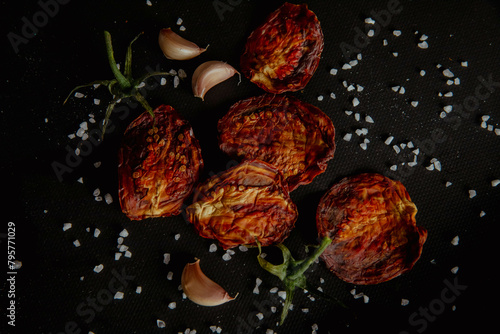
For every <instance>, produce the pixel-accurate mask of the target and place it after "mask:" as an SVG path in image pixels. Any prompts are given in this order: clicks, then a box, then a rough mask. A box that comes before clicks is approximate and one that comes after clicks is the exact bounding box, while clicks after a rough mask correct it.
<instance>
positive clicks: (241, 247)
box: [238, 245, 248, 252]
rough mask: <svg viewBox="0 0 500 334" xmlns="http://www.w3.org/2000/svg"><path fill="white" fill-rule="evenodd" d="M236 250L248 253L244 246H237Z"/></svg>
mask: <svg viewBox="0 0 500 334" xmlns="http://www.w3.org/2000/svg"><path fill="white" fill-rule="evenodd" d="M238 249H239V250H240V252H246V251H248V247H247V246H245V245H240V246H238Z"/></svg>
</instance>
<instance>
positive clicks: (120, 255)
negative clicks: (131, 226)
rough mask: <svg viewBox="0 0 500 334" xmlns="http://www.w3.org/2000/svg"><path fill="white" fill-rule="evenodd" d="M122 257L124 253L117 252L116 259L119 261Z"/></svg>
mask: <svg viewBox="0 0 500 334" xmlns="http://www.w3.org/2000/svg"><path fill="white" fill-rule="evenodd" d="M121 257H122V253H118V252H116V253H115V261H118V260H119V259H120V258H121Z"/></svg>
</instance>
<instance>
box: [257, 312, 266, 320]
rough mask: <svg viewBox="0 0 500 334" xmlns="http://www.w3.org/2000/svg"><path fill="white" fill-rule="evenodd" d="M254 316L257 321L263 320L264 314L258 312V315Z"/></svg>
mask: <svg viewBox="0 0 500 334" xmlns="http://www.w3.org/2000/svg"><path fill="white" fill-rule="evenodd" d="M255 316H256V317H257V318H258V319H259V320H262V319H264V314H262V313H260V312H259V313H257V314H256V315H255Z"/></svg>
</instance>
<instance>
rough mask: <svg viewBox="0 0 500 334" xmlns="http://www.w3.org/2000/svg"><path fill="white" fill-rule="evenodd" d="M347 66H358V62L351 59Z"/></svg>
mask: <svg viewBox="0 0 500 334" xmlns="http://www.w3.org/2000/svg"><path fill="white" fill-rule="evenodd" d="M349 65H351V66H352V67H354V66H356V65H358V60H357V59H353V60H351V61H350V62H349Z"/></svg>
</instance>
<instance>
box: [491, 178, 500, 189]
mask: <svg viewBox="0 0 500 334" xmlns="http://www.w3.org/2000/svg"><path fill="white" fill-rule="evenodd" d="M499 184H500V179H496V180H493V181H491V186H492V187H496V186H498V185H499Z"/></svg>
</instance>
